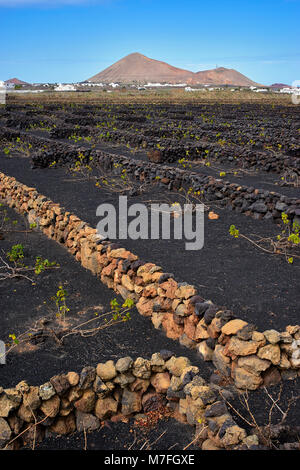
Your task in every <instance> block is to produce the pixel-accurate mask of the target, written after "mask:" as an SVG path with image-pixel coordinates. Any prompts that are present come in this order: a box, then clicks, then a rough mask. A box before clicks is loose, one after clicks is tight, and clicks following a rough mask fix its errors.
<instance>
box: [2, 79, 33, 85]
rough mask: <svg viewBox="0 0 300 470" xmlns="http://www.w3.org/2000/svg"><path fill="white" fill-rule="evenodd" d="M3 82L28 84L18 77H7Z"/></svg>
mask: <svg viewBox="0 0 300 470" xmlns="http://www.w3.org/2000/svg"><path fill="white" fill-rule="evenodd" d="M4 83H5V84H7V85H29V83H27V82H23V81H22V80H19V79H18V78H9V79H8V80H6V81H5V82H4Z"/></svg>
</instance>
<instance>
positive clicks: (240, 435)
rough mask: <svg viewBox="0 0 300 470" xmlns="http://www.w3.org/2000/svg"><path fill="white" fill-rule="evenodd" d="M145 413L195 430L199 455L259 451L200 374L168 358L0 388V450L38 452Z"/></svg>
mask: <svg viewBox="0 0 300 470" xmlns="http://www.w3.org/2000/svg"><path fill="white" fill-rule="evenodd" d="M149 412H151V414H152V417H153V414H155V412H159V413H160V414H161V415H162V416H164V415H166V416H173V417H175V418H177V419H180V420H183V421H184V422H187V423H189V424H190V425H195V426H196V432H197V435H199V444H200V445H201V447H202V449H205V450H215V449H216V450H219V449H257V448H260V445H259V440H258V437H257V436H256V435H255V434H252V435H247V432H246V431H245V429H243V428H241V427H239V426H237V424H236V423H235V421H234V420H233V419H232V417H231V415H230V413H229V411H228V409H227V406H226V404H225V402H224V401H223V399H222V398H220V395H219V394H218V392H217V391H216V389H215V388H214V387H213V386H210V385H208V384H207V383H206V382H205V380H204V379H203V378H202V377H201V376H200V375H199V369H198V367H195V366H192V365H191V364H190V361H189V359H187V358H185V357H175V356H173V355H172V353H169V352H168V351H161V352H160V353H155V354H153V355H152V357H151V359H150V360H147V359H144V358H142V357H138V358H137V359H136V360H135V361H133V360H132V358H131V357H123V358H121V359H119V360H118V361H117V362H116V363H114V362H113V361H107V362H106V363H100V364H98V365H97V366H96V367H92V366H87V367H84V368H83V369H82V371H81V373H79V374H78V373H76V372H68V373H66V374H60V375H56V376H54V377H52V378H51V379H50V380H49V381H48V382H46V383H44V384H42V385H40V386H30V385H28V384H27V383H26V382H25V381H22V382H20V383H19V384H18V385H16V387H14V388H10V389H5V390H3V389H2V388H1V387H0V447H2V448H3V447H4V448H6V449H10V450H12V449H17V448H19V446H20V445H24V444H30V443H31V445H33V443H34V445H36V443H38V442H40V441H42V439H43V438H44V437H45V435H46V436H47V435H49V433H50V434H51V433H55V434H59V435H65V434H70V433H73V432H75V431H79V432H82V431H93V430H96V429H98V428H99V427H100V426H101V423H102V422H103V421H105V420H107V419H111V418H112V419H115V420H117V419H122V418H123V417H131V416H134V415H135V416H136V415H137V414H138V416H136V419H139V420H140V423H141V424H142V423H143V422H144V423H145V422H146V421H147V413H149ZM18 436H19V437H18ZM124 439H125V441H126V437H125V438H124Z"/></svg>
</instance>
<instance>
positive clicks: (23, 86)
mask: <svg viewBox="0 0 300 470" xmlns="http://www.w3.org/2000/svg"><path fill="white" fill-rule="evenodd" d="M162 88H164V89H168V88H169V89H170V88H181V89H184V90H185V91H186V92H201V91H202V92H210V91H218V90H227V91H228V90H230V91H231V92H235V91H240V90H248V91H252V92H253V93H270V92H272V93H286V94H293V93H295V89H294V88H293V87H292V86H289V85H285V84H281V83H278V84H273V85H270V86H265V87H259V86H235V85H219V86H218V85H212V84H203V85H196V86H194V87H193V88H192V87H191V86H188V85H187V84H186V83H175V84H172V83H151V82H150V83H146V84H141V83H131V84H124V83H114V82H111V83H101V82H100V83H95V82H92V81H89V80H87V81H83V82H77V83H27V82H23V81H21V80H19V79H17V78H13V79H9V80H6V81H0V91H2V92H3V91H7V92H15V93H18V92H19V93H24V92H25V93H26V92H27V93H28V92H30V93H41V92H45V91H48V92H49V91H53V92H83V91H85V92H88V91H92V90H93V89H94V90H95V89H102V90H103V91H106V92H112V91H113V90H115V89H136V90H138V91H147V90H154V89H162Z"/></svg>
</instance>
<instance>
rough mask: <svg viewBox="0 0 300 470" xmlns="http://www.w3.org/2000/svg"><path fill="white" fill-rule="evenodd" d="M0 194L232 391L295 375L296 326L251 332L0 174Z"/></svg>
mask: <svg viewBox="0 0 300 470" xmlns="http://www.w3.org/2000/svg"><path fill="white" fill-rule="evenodd" d="M0 183H1V184H0V197H1V198H3V200H4V201H5V202H6V203H7V204H8V205H9V206H10V207H13V208H15V209H16V210H17V211H18V212H20V213H21V214H24V215H27V217H28V220H29V223H35V224H36V226H37V227H38V228H39V229H40V230H41V231H42V232H43V233H44V234H45V235H47V236H48V237H49V238H51V239H53V240H56V241H57V242H58V243H60V244H62V245H63V246H65V247H66V249H67V250H68V251H69V252H70V253H71V254H72V255H73V256H75V258H76V260H77V261H79V262H80V263H81V264H82V266H83V267H85V268H86V269H89V270H90V271H92V273H93V274H95V275H97V276H98V277H99V278H100V279H101V281H102V282H103V283H104V284H105V285H107V286H108V287H109V288H111V289H113V290H114V291H115V292H116V293H117V294H120V295H121V296H122V297H123V298H124V299H126V298H131V299H133V300H134V302H135V304H136V308H137V310H138V311H139V313H140V314H141V315H143V316H145V317H149V318H150V319H151V321H152V323H153V325H154V327H155V328H157V329H159V328H162V329H163V330H164V331H165V333H166V335H167V337H169V338H172V339H174V340H178V341H179V342H180V343H181V344H183V345H185V346H187V347H189V348H195V349H197V350H198V351H199V353H200V355H201V357H202V358H203V359H204V360H205V361H213V363H214V365H215V366H216V367H217V369H219V370H220V371H221V372H222V373H223V374H224V375H226V376H228V377H231V378H232V380H233V381H234V383H235V385H236V387H238V388H239V389H244V390H245V389H248V390H255V389H257V388H259V387H260V386H262V385H270V384H274V383H277V382H278V381H280V380H281V378H283V379H294V378H296V377H297V375H299V374H300V326H299V325H294V326H291V325H288V326H287V327H286V329H285V331H282V332H279V331H276V330H274V329H272V330H267V331H264V332H259V331H256V330H255V327H254V326H253V325H252V324H250V323H248V322H246V321H244V320H241V319H238V318H235V315H234V313H233V312H232V311H230V310H228V309H226V308H224V307H220V306H218V305H215V304H214V303H212V302H211V301H209V300H206V299H203V298H202V297H200V296H199V295H198V294H197V292H196V289H195V288H194V286H192V285H189V284H187V283H185V282H181V283H180V282H177V281H176V280H175V279H174V276H173V275H172V274H170V273H165V272H163V269H162V268H161V267H160V266H157V265H155V264H153V263H150V262H143V261H141V260H140V259H139V258H138V257H137V256H136V255H135V254H133V253H131V252H130V251H128V250H126V249H125V248H122V247H120V246H119V245H118V244H116V243H113V242H110V241H105V240H102V239H101V238H100V237H99V235H98V234H97V232H96V229H94V228H91V227H89V226H88V224H87V223H85V222H84V221H82V220H80V219H79V218H78V217H77V216H76V215H75V214H72V213H70V212H66V211H64V209H63V208H62V207H61V206H60V205H59V204H55V203H54V202H52V201H51V200H49V199H47V198H46V197H45V196H43V195H41V194H39V193H38V192H37V191H36V189H35V188H31V187H28V186H25V185H24V184H22V183H20V182H18V181H16V179H15V178H13V177H10V176H6V175H5V174H3V173H0Z"/></svg>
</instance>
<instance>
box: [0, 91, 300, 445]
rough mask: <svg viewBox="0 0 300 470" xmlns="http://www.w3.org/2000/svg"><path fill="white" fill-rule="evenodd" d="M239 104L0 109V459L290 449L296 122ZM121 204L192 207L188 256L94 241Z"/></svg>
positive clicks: (171, 96) (97, 101)
mask: <svg viewBox="0 0 300 470" xmlns="http://www.w3.org/2000/svg"><path fill="white" fill-rule="evenodd" d="M188 95H189V96H188ZM254 95H255V96H254ZM257 95H258V94H254V93H250V92H242V91H241V92H234V93H233V92H229V91H228V92H219V93H218V92H216V93H209V92H199V94H198V93H191V94H189V93H184V92H180V91H179V90H176V91H162V92H157V93H154V92H140V93H131V92H128V91H124V92H118V93H105V92H101V93H98V94H96V93H76V94H75V93H74V94H73V93H65V94H58V93H52V94H51V93H49V94H46V93H45V94H40V95H30V96H29V95H26V96H25V95H19V96H13V97H9V99H8V103H7V105H6V106H5V107H2V108H0V172H1V173H0V199H1V200H0V202H1V207H0V282H1V292H0V301H1V310H0V311H1V326H0V340H3V341H4V342H5V343H6V346H7V357H6V364H5V365H2V366H1V365H0V385H1V387H3V389H5V390H4V391H3V390H2V388H1V387H0V445H3V446H8V448H11V449H12V448H20V447H23V446H28V447H29V446H31V447H32V448H44V449H45V448H47V449H66V448H92V449H97V448H106V449H135V450H137V449H151V448H153V449H165V450H166V449H169V448H173V449H181V450H182V449H185V448H188V449H198V450H201V449H219V448H223V449H224V448H225V449H249V448H250V449H273V450H275V449H299V433H300V427H299V416H300V413H299V388H298V387H299V371H300V326H298V325H299V324H300V322H299V302H300V289H299V279H300V277H299V274H300V250H299V246H300V194H299V187H300V138H299V137H300V136H299V132H300V113H299V106H293V105H292V104H291V102H290V98H289V97H285V96H279V95H274V94H266V95H263V96H257ZM14 178H15V179H14ZM120 196H127V198H128V205H129V204H134V203H143V204H145V205H146V206H147V207H148V208H149V213H151V212H150V206H151V204H153V203H157V204H158V203H159V204H161V203H166V204H169V205H171V204H172V205H173V207H176V206H178V205H179V204H180V205H181V206H182V205H183V204H191V207H192V209H194V208H195V207H196V204H200V203H201V204H203V205H204V220H205V225H204V246H203V248H202V249H201V250H198V251H187V250H185V241H184V240H179V239H172V238H171V239H170V240H167V239H161V238H159V239H153V240H151V239H148V240H145V239H136V240H132V239H119V238H118V237H117V236H116V237H115V238H113V237H111V238H110V239H109V240H107V239H106V240H98V239H97V237H96V236H95V227H96V225H97V223H98V221H99V217H97V215H96V209H97V207H98V206H99V205H100V204H104V203H106V204H108V203H110V204H113V205H114V207H116V209H117V212H118V207H119V197H120ZM173 223H175V218H174V219H172V224H173ZM172 227H173V225H172ZM45 235H46V236H45ZM155 353H159V354H155ZM120 358H123V359H122V360H121V361H120ZM130 358H131V359H130ZM142 358H143V359H142ZM112 361H113V362H112ZM21 381H25V382H26V383H23V384H21V385H20V382H21ZM17 384H19V385H18V386H17V387H16V389H12V387H15V386H16V385H17ZM28 384H29V385H30V387H29V385H28ZM42 384H43V385H42ZM46 384H48V385H47V386H46ZM41 385H42V386H41ZM38 387H39V388H38ZM7 389H12V390H7ZM1 420H2V421H1ZM110 420H111V421H110ZM57 435H58V436H60V437H59V438H57V437H54V436H57ZM69 435H70V436H69ZM128 436H129V437H128Z"/></svg>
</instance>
